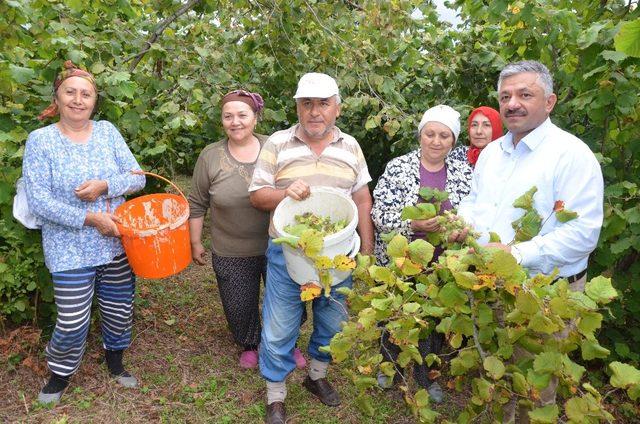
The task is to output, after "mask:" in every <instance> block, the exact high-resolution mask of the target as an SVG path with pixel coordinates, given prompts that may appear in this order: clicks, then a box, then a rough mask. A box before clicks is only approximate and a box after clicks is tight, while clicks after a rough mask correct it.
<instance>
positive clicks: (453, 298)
mask: <svg viewBox="0 0 640 424" xmlns="http://www.w3.org/2000/svg"><path fill="white" fill-rule="evenodd" d="M438 299H440V301H441V302H442V304H443V305H444V306H448V307H450V308H451V307H454V306H459V305H463V304H465V303H466V302H467V295H466V294H464V292H463V291H462V290H460V289H459V288H458V287H457V286H456V285H455V284H454V283H447V284H445V285H444V287H442V289H440V292H439V293H438Z"/></svg>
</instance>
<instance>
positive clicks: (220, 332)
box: [0, 179, 413, 424]
mask: <svg viewBox="0 0 640 424" xmlns="http://www.w3.org/2000/svg"><path fill="white" fill-rule="evenodd" d="M180 184H181V185H183V186H186V185H188V184H187V183H186V179H182V180H181V181H180ZM205 233H206V234H208V231H205ZM137 291H138V295H137V297H136V301H135V323H134V338H133V343H132V345H131V348H130V349H129V350H128V351H127V353H126V355H125V363H126V364H128V369H129V370H130V371H131V373H132V374H134V375H135V376H137V377H138V378H139V380H140V383H141V384H140V388H138V389H134V390H127V389H124V388H121V387H118V386H117V385H116V384H115V383H114V382H113V381H112V380H111V379H110V378H109V376H108V373H107V371H106V366H105V365H104V362H103V359H102V358H103V355H102V348H101V341H100V336H99V335H100V331H99V322H98V314H97V313H95V311H94V314H93V318H92V325H91V330H90V334H89V340H88V347H87V353H86V355H85V358H84V360H83V363H82V366H81V368H80V370H79V372H78V373H77V374H76V375H75V376H74V377H73V379H72V381H71V384H70V386H69V389H68V390H67V392H66V393H65V395H64V397H63V402H62V403H61V405H59V406H57V407H56V408H53V409H49V408H44V407H42V406H39V405H38V404H37V403H36V402H34V400H35V398H36V396H37V393H38V391H39V390H40V388H41V387H42V385H43V384H44V383H45V381H46V378H47V376H48V373H47V371H46V369H45V361H44V356H43V351H44V345H45V341H43V340H39V338H38V335H39V332H38V330H37V329H34V328H31V327H28V326H23V327H19V328H18V329H16V330H15V333H13V337H12V338H9V336H10V334H9V332H7V334H5V335H0V341H2V340H4V341H5V344H4V345H3V344H0V347H3V348H4V353H3V349H0V422H3V423H4V422H47V423H49V422H55V423H67V422H69V423H71V422H73V423H88V422H91V423H116V422H117V423H120V422H126V423H147V422H171V423H173V422H189V423H201V422H202V423H205V422H208V423H260V422H262V421H263V417H264V409H265V406H264V397H265V385H264V380H263V379H262V378H261V377H260V375H259V372H258V371H257V370H250V371H245V370H242V369H241V368H240V367H239V366H238V363H237V358H238V355H239V353H240V350H239V349H238V348H237V347H236V346H235V344H234V343H233V341H232V339H231V335H230V333H229V331H228V330H227V324H226V320H225V318H224V315H223V311H222V305H221V303H220V299H219V296H218V291H217V288H216V286H215V279H214V276H213V272H212V270H211V266H210V265H209V266H206V267H198V266H195V265H193V264H192V265H190V266H189V268H187V270H185V271H184V272H182V273H181V274H179V275H178V276H176V277H173V278H170V279H165V280H159V281H148V280H139V281H138V284H137ZM310 329H311V325H310V322H309V323H307V324H306V325H305V326H304V329H303V335H302V337H301V346H302V347H303V350H304V348H305V347H306V346H307V342H308V337H309V333H310ZM304 375H305V373H304V372H302V371H295V372H294V373H292V375H291V376H290V377H289V379H288V389H289V395H288V397H287V409H288V415H289V417H290V419H289V421H288V422H289V423H292V424H295V423H409V422H413V420H412V419H411V417H410V413H409V411H408V410H407V408H406V407H405V404H404V401H403V400H402V398H401V396H400V395H399V393H398V392H397V391H396V392H393V391H392V392H389V393H381V394H378V395H376V397H375V402H374V404H375V410H376V415H375V416H374V417H366V416H363V415H362V414H361V412H360V411H359V410H358V409H357V407H356V406H355V390H354V387H353V385H352V384H351V383H350V381H349V379H348V377H347V376H346V373H345V369H341V368H340V367H337V366H334V367H332V369H331V371H330V379H331V380H332V381H334V382H335V383H336V386H337V388H338V390H339V392H340V393H341V395H342V397H343V403H342V405H341V406H340V407H338V408H329V407H326V406H324V405H322V404H320V403H319V402H318V401H315V400H314V399H313V398H312V396H311V395H310V394H309V393H307V392H306V391H305V390H304V389H303V388H302V387H301V383H302V380H303V378H304Z"/></svg>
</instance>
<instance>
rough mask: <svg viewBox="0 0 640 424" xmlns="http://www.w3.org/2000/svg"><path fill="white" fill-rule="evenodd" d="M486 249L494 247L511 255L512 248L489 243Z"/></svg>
mask: <svg viewBox="0 0 640 424" xmlns="http://www.w3.org/2000/svg"><path fill="white" fill-rule="evenodd" d="M485 247H494V248H496V249H500V250H504V251H505V252H507V253H511V246H507V245H506V244H502V243H487V244H486V246H485Z"/></svg>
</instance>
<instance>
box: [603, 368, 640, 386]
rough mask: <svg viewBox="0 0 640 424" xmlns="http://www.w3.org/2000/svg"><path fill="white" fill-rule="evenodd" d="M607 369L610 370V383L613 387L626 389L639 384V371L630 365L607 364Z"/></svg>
mask: <svg viewBox="0 0 640 424" xmlns="http://www.w3.org/2000/svg"><path fill="white" fill-rule="evenodd" d="M609 369H610V370H611V380H610V383H611V385H612V386H613V387H619V388H621V389H626V388H627V387H629V386H633V385H639V384H640V370H638V369H637V368H635V367H633V366H631V365H628V364H623V363H622V362H612V363H610V364H609Z"/></svg>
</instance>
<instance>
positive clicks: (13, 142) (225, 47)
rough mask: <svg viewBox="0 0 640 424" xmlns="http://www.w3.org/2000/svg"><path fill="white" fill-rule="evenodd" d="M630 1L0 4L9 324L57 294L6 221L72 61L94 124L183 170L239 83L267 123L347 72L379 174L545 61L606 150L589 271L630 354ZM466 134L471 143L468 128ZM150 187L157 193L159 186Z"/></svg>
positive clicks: (568, 116)
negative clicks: (301, 85) (432, 129)
mask: <svg viewBox="0 0 640 424" xmlns="http://www.w3.org/2000/svg"><path fill="white" fill-rule="evenodd" d="M634 4H635V3H634V2H631V1H621V0H616V1H599V0H598V1H595V0H587V1H582V2H573V1H568V0H560V1H555V0H554V1H551V0H534V1H527V2H523V1H511V2H510V1H506V0H497V1H491V2H484V1H479V0H457V1H455V3H454V5H455V6H456V7H458V8H459V11H460V13H461V18H462V20H463V24H462V25H461V26H460V27H458V28H452V27H451V26H450V25H449V24H446V23H442V22H440V21H439V20H438V17H437V14H436V13H435V9H434V7H433V6H432V5H431V4H430V3H429V2H424V1H419V0H393V1H385V2H377V1H365V0H362V1H351V0H343V1H333V2H317V1H314V0H292V1H281V0H239V1H233V2H231V1H216V0H188V1H178V0H155V1H149V0H101V1H91V2H84V1H80V0H6V1H3V2H2V3H0V36H1V37H2V40H3V44H2V47H0V171H1V172H0V211H1V216H0V322H2V320H3V319H6V318H7V317H8V318H9V319H11V320H13V321H17V322H19V321H22V320H25V319H30V318H33V317H34V316H35V313H36V306H37V305H39V304H40V303H42V302H43V301H44V304H43V305H42V307H40V306H38V310H39V311H42V313H41V314H40V315H41V316H43V317H47V316H48V315H49V313H50V311H51V308H50V307H48V306H47V304H48V302H51V300H52V293H51V288H50V280H49V277H48V274H47V272H46V269H45V268H44V265H43V259H42V258H43V256H42V252H41V247H40V244H39V241H38V240H39V234H38V233H37V232H33V231H28V230H26V229H24V228H22V227H21V226H20V225H19V224H17V223H16V222H15V221H14V220H13V219H12V218H11V204H12V197H13V194H14V183H15V180H16V179H17V178H18V177H19V175H20V173H21V169H20V166H21V158H22V152H23V149H24V143H25V140H26V137H27V135H28V133H29V132H30V131H32V130H33V129H35V128H37V127H39V126H40V125H41V123H39V122H38V121H37V120H36V118H35V117H36V116H37V115H38V112H39V111H41V110H42V109H43V108H44V107H45V106H46V105H47V104H48V103H49V101H50V99H51V82H52V80H53V78H54V75H55V73H56V72H57V71H58V70H59V69H60V67H61V65H62V63H63V61H64V60H66V59H72V60H73V61H75V62H76V63H78V64H81V65H83V66H85V67H86V68H87V69H89V70H90V71H91V72H93V73H94V74H95V75H96V77H97V80H98V85H99V87H100V89H101V93H100V94H101V107H100V111H99V114H98V116H97V118H98V119H107V120H110V121H111V122H113V123H115V124H116V125H117V126H118V128H120V130H121V131H122V132H123V134H124V135H125V138H126V139H127V140H128V142H129V145H130V147H131V149H132V151H133V152H134V153H135V155H136V156H137V157H138V159H139V160H140V161H141V163H142V164H143V165H144V166H145V167H146V168H147V169H155V170H157V171H159V172H161V173H164V174H168V175H173V174H174V173H176V172H183V173H190V171H191V169H192V166H193V164H194V162H195V159H196V157H197V152H198V151H199V150H200V149H201V148H202V147H203V146H204V145H205V144H206V143H209V142H212V141H215V140H217V139H219V138H220V137H221V136H222V132H221V128H220V125H219V124H218V116H219V112H220V110H219V106H218V102H219V99H220V97H221V96H222V95H223V94H224V93H226V92H227V91H229V90H231V89H235V88H238V87H242V88H245V89H250V90H254V91H259V92H260V93H261V94H262V95H263V97H265V99H266V109H265V111H264V115H263V119H262V122H261V124H260V128H259V129H260V131H261V132H263V133H270V132H272V131H274V130H276V129H281V128H283V127H285V126H287V125H289V124H290V123H292V122H295V119H296V118H295V108H294V107H293V101H292V99H291V96H292V93H293V92H294V89H295V85H296V82H297V79H298V78H299V77H300V75H302V74H303V73H304V72H307V71H311V70H314V71H322V72H327V73H329V74H332V75H334V76H336V77H337V79H338V81H339V84H340V87H341V90H342V97H343V99H344V102H343V110H342V116H341V118H340V120H339V125H340V126H341V127H342V128H344V129H345V130H346V131H348V132H349V133H351V134H353V135H354V136H355V137H356V138H357V139H358V140H359V141H360V142H361V144H362V146H363V149H364V151H365V153H366V156H367V160H368V163H369V166H370V168H371V172H372V174H373V175H374V176H376V175H379V174H380V173H381V172H382V170H383V169H384V165H385V164H386V162H387V161H388V160H389V159H390V158H392V157H394V156H396V155H398V154H400V153H403V152H405V151H407V150H408V149H410V148H411V146H412V145H413V144H414V136H413V135H412V134H413V133H414V129H415V127H416V123H417V119H418V117H419V115H420V113H421V112H422V111H424V110H425V109H426V108H427V107H429V106H432V105H434V104H436V103H447V104H450V105H451V106H454V107H456V108H458V109H459V110H460V111H461V112H463V116H464V113H466V112H468V111H469V110H470V109H472V108H473V107H475V106H477V105H480V104H487V105H493V106H495V104H496V102H495V88H494V87H495V82H496V77H497V73H498V72H499V70H500V69H501V67H502V66H503V65H504V64H505V63H507V62H510V61H514V60H520V59H524V58H526V59H538V60H541V61H542V62H544V63H545V64H547V65H548V66H549V67H550V69H551V70H552V72H553V74H554V77H555V82H556V88H555V91H556V93H557V94H558V96H559V104H558V106H557V108H556V110H555V111H554V115H553V116H554V120H555V121H556V122H557V123H558V124H559V125H560V126H561V127H563V128H566V129H567V130H569V131H571V132H573V133H574V134H576V135H578V136H579V137H581V138H582V139H583V140H584V141H585V142H587V144H588V145H589V146H590V147H591V148H592V149H593V150H594V152H596V154H597V155H598V158H599V160H600V162H601V164H602V166H603V171H604V175H605V178H606V193H605V196H606V210H605V215H606V219H605V224H604V228H603V232H602V236H601V239H600V244H599V246H598V249H597V250H596V252H595V254H594V255H593V260H592V264H591V269H590V271H592V275H597V274H600V273H603V272H604V273H606V275H608V276H610V277H611V278H612V280H613V284H614V286H615V287H616V288H617V289H618V291H619V293H620V297H619V299H618V300H616V301H614V302H612V303H611V304H610V305H609V307H610V308H611V311H612V314H613V315H612V316H613V318H607V322H606V323H605V324H604V325H605V326H606V327H607V330H608V331H607V332H606V336H605V339H606V340H604V341H603V343H606V344H607V345H608V346H610V347H611V348H612V350H613V351H614V352H615V353H616V354H617V355H618V356H619V357H621V358H625V359H627V360H632V361H638V360H639V359H640V358H639V357H638V353H637V352H633V349H632V348H631V347H632V346H634V345H635V346H637V345H638V344H640V322H639V321H638V318H637V317H638V312H640V286H639V285H638V284H633V278H632V276H633V275H638V274H639V273H640V261H639V260H638V259H639V253H638V252H639V251H640V207H639V205H638V184H639V183H640V181H638V179H639V177H638V175H640V172H639V171H640V170H639V169H638V168H639V167H640V164H639V160H638V158H639V156H638V150H639V149H640V144H639V143H637V142H634V141H637V140H638V139H639V138H640V125H638V121H639V119H638V114H639V110H640V109H639V106H638V98H637V93H638V92H639V91H640V78H639V73H640V69H639V67H638V64H639V59H638V57H639V56H640V52H639V51H638V46H639V45H640V41H639V40H638V37H639V36H638V33H639V24H638V22H639V21H638V16H639V14H640V12H639V11H638V9H637V8H634ZM462 138H463V139H464V135H463V137H462ZM156 188H157V187H151V189H156Z"/></svg>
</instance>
